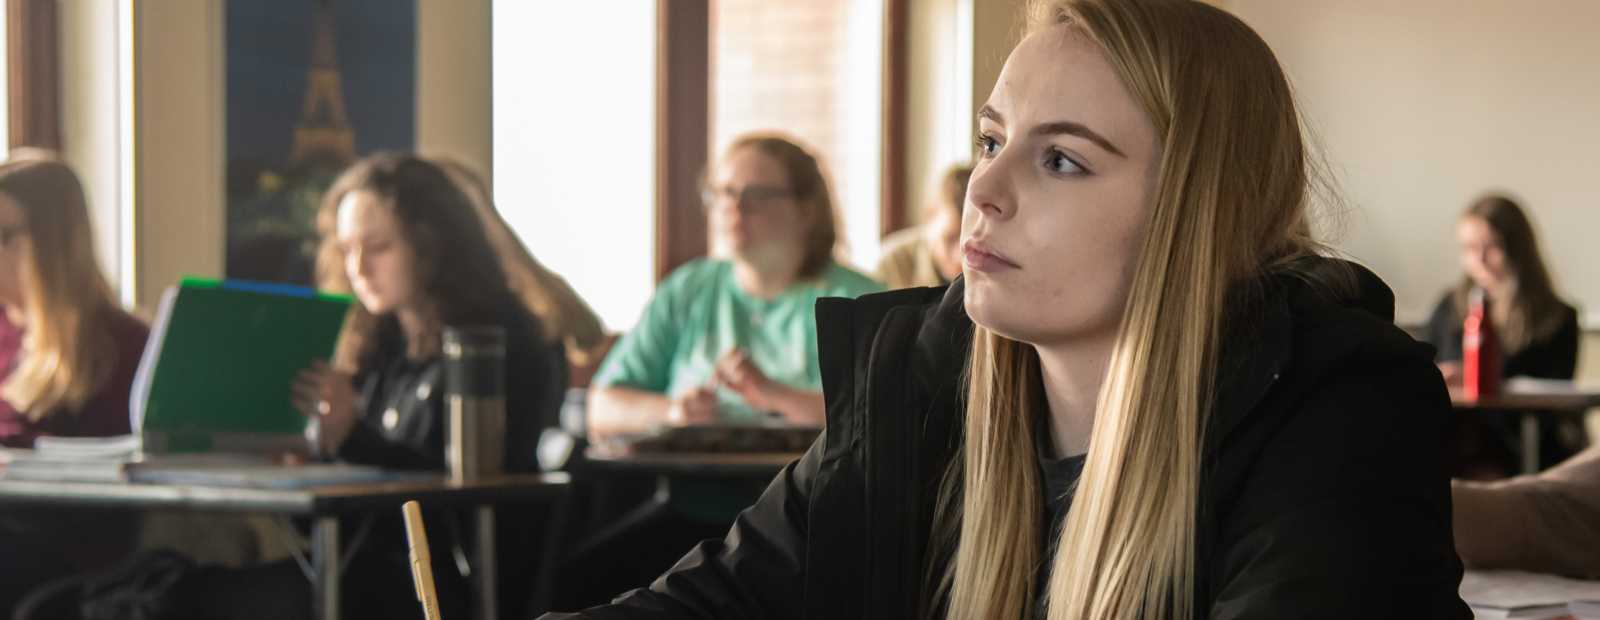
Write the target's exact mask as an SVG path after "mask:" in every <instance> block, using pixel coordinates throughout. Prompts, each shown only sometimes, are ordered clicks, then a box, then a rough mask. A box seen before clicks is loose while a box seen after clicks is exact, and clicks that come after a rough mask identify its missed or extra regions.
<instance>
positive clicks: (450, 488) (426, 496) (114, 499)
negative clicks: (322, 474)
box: [0, 472, 570, 515]
mask: <svg viewBox="0 0 1600 620" xmlns="http://www.w3.org/2000/svg"><path fill="white" fill-rule="evenodd" d="M569 480H570V478H569V477H568V475H567V474H565V473H559V472H558V473H549V474H508V475H504V476H496V477H494V478H491V479H487V480H484V481H482V482H478V483H475V484H469V485H464V486H459V487H458V486H454V485H452V484H450V481H449V480H447V479H445V478H444V477H442V476H429V477H424V478H415V479H409V480H400V481H392V482H374V483H364V484H345V485H330V486H322V487H311V488H305V489H265V488H247V487H209V486H183V485H165V484H141V483H102V482H43V481H33V480H3V479H0V503H5V502H18V503H50V504H73V505H85V506H123V507H135V508H191V509H198V510H239V511H260V512H280V513H291V514H316V515H325V514H339V513H345V512H361V511H371V510H379V509H384V508H388V507H394V508H398V507H399V506H400V504H403V503H405V502H407V501H410V500H417V501H419V502H422V503H424V504H433V505H473V504H483V503H492V502H496V501H503V500H520V499H533V498H539V497H544V496H547V495H550V494H554V493H559V492H561V491H562V490H564V488H565V486H566V484H567V483H568V481H569Z"/></svg>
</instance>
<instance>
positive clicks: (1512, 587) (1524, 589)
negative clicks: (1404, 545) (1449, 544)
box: [1461, 570, 1600, 620]
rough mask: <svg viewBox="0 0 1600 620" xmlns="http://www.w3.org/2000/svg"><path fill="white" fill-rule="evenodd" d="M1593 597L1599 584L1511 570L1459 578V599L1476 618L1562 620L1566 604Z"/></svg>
mask: <svg viewBox="0 0 1600 620" xmlns="http://www.w3.org/2000/svg"><path fill="white" fill-rule="evenodd" d="M1597 597H1600V581H1589V580H1583V579H1569V578H1566V577H1558V576H1556V575H1544V574H1539V573H1529V572H1524V571H1514V570H1496V571H1478V570H1469V571H1467V572H1466V574H1465V575H1463V576H1462V578H1461V599H1462V600H1464V601H1466V602H1467V604H1468V605H1471V606H1472V613H1473V614H1474V615H1475V616H1476V617H1478V618H1496V619H1498V618H1526V619H1530V620H1550V619H1552V618H1566V617H1567V616H1568V614H1569V613H1570V612H1569V611H1568V607H1567V602H1568V601H1571V600H1573V599H1589V598H1597Z"/></svg>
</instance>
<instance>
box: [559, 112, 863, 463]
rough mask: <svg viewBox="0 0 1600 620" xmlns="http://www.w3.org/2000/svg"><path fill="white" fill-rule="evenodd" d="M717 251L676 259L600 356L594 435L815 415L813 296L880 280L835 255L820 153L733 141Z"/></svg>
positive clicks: (715, 183)
mask: <svg viewBox="0 0 1600 620" xmlns="http://www.w3.org/2000/svg"><path fill="white" fill-rule="evenodd" d="M709 180H710V184H709V185H708V186H707V187H706V188H705V192H704V193H705V206H706V210H707V211H708V213H709V215H710V220H711V238H712V255H713V256H724V257H727V258H722V259H697V260H694V261H691V262H689V263H687V264H685V265H684V266H682V267H679V268H678V269H677V270H676V271H674V272H673V273H672V274H671V275H669V276H667V279H666V280H665V281H663V282H662V283H661V286H660V288H658V289H657V290H656V294H655V298H654V299H652V300H651V301H650V305H649V307H647V308H646V309H645V313H644V317H643V318H642V319H641V320H640V321H639V326H638V327H636V328H635V329H634V330H633V332H632V333H629V334H628V335H627V336H626V337H625V338H623V339H622V341H621V342H619V343H618V344H617V346H616V348H615V349H613V350H612V351H611V353H610V355H608V356H607V357H606V360H605V362H604V363H602V364H601V366H600V370H599V373H598V374H597V375H596V376H595V379H594V384H593V388H592V392H591V396H590V399H589V403H590V405H589V422H590V431H591V434H594V435H598V436H603V435H609V434H612V433H638V432H644V431H647V430H648V429H651V428H654V427H656V426H660V425H680V424H693V423H702V424H703V423H712V422H736V423H750V422H759V421H762V420H764V419H766V418H767V417H768V412H771V413H775V414H777V415H778V416H781V417H782V419H784V420H787V421H789V422H793V423H798V424H818V425H820V424H822V417H823V402H822V378H821V375H820V372H819V371H818V369H817V343H816V339H817V325H816V317H815V315H814V314H813V311H812V308H813V307H814V306H815V305H816V301H817V298H819V297H856V296H858V295H862V294H865V293H872V292H877V291H881V290H883V287H882V285H880V284H878V283H877V282H874V281H873V280H872V279H870V278H868V277H867V276H865V275H862V274H861V273H859V272H856V271H854V270H852V269H850V268H848V267H844V266H842V265H840V264H839V263H837V262H835V261H834V258H833V257H834V252H835V251H836V246H838V245H839V241H840V235H839V233H838V225H837V224H836V222H835V220H836V215H835V213H834V208H833V201H832V198H831V193H830V191H829V188H828V182H827V179H826V178H825V177H824V175H823V172H822V168H821V166H820V165H819V164H818V162H817V158H816V157H815V156H814V155H812V154H811V153H810V152H809V151H808V150H807V149H806V148H804V147H802V146H800V145H798V144H796V143H794V142H793V141H790V140H788V139H786V138H781V137H776V136H770V135H747V136H744V137H741V138H739V139H737V140H734V142H733V144H732V146H729V147H728V150H727V151H726V152H725V153H724V154H723V156H722V159H721V161H719V162H718V163H717V164H716V166H715V167H714V169H713V170H712V171H711V174H710V175H709Z"/></svg>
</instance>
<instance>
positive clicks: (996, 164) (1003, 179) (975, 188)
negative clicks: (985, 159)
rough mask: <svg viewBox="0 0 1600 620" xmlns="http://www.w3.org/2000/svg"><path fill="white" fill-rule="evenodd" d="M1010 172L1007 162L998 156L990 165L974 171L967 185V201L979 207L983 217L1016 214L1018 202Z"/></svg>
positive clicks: (994, 217) (1006, 216)
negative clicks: (1009, 176)
mask: <svg viewBox="0 0 1600 620" xmlns="http://www.w3.org/2000/svg"><path fill="white" fill-rule="evenodd" d="M1002 157H1003V155H1002ZM1008 172H1009V171H1008V170H1007V167H1006V162H1004V161H1003V160H1002V159H1001V158H1000V157H997V158H995V159H994V160H993V161H992V162H991V163H990V164H989V165H987V166H984V167H983V168H982V169H981V170H979V171H978V172H974V173H973V175H972V180H971V182H970V183H969V184H968V185H967V203H968V204H970V205H971V206H972V207H973V208H975V209H977V210H978V212H979V213H980V214H982V216H983V217H987V218H993V219H1000V220H1004V219H1009V218H1010V217H1011V216H1013V215H1015V214H1016V202H1015V199H1014V196H1013V193H1012V189H1011V183H1010V179H1008V178H1007V174H1008Z"/></svg>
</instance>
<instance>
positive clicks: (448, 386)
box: [444, 325, 506, 486]
mask: <svg viewBox="0 0 1600 620" xmlns="http://www.w3.org/2000/svg"><path fill="white" fill-rule="evenodd" d="M505 367H506V330H505V328H503V327H500V326H499V325H467V326H455V327H446V328H444V384H445V405H446V406H447V407H448V408H449V415H450V419H449V426H448V427H447V430H446V433H445V462H446V463H447V464H448V466H449V468H450V482H451V484H455V485H458V486H459V485H466V484H472V483H475V482H477V481H479V480H481V479H483V478H485V477H491V476H496V475H499V474H501V473H503V472H504V471H505V454H506V442H505V434H506V383H505V379H506V377H505V374H506V373H505Z"/></svg>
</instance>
